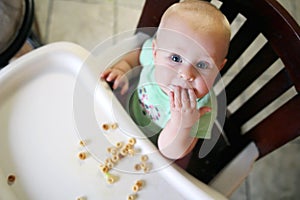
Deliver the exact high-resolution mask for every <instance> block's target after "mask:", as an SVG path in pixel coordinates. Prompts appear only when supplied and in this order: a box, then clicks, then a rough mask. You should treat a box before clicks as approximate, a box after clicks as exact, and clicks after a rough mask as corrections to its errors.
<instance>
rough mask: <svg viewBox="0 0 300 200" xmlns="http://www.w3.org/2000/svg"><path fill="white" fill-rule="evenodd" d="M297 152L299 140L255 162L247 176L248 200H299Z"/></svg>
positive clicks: (299, 167)
mask: <svg viewBox="0 0 300 200" xmlns="http://www.w3.org/2000/svg"><path fill="white" fill-rule="evenodd" d="M299 152H300V138H299V139H297V140H295V141H294V142H291V143H289V144H287V145H285V146H283V147H282V148H280V149H278V150H277V151H275V152H273V153H271V154H269V155H268V156H267V157H265V158H262V160H259V161H258V162H256V164H255V165H254V169H253V171H252V172H251V173H250V176H249V184H250V191H249V194H250V197H251V198H250V199H255V200H265V199H273V200H279V199H289V200H296V199H299V197H300V190H299V184H300V179H299V177H300V170H299V169H300V157H299Z"/></svg>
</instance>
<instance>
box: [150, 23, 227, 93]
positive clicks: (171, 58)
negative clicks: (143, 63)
mask: <svg viewBox="0 0 300 200" xmlns="http://www.w3.org/2000/svg"><path fill="white" fill-rule="evenodd" d="M173 26H174V27H173ZM167 28H171V29H172V30H171V29H160V30H159V32H158V34H157V39H156V40H154V42H153V47H154V50H153V56H154V62H155V79H156V81H157V82H158V83H159V84H160V86H161V88H162V90H163V91H165V92H166V93H167V92H168V90H169V88H170V86H171V85H176V86H180V87H181V88H192V89H193V90H194V91H195V94H196V96H197V98H201V97H203V96H204V95H206V94H207V93H208V91H209V89H210V88H211V87H212V85H213V83H214V80H215V78H216V76H217V75H218V73H219V70H220V69H221V68H222V67H223V65H224V64H225V62H226V60H225V59H224V53H223V52H224V50H223V49H221V48H223V46H222V43H220V41H218V38H215V37H214V35H211V34H207V33H206V32H205V31H195V30H193V29H191V28H189V27H188V26H187V25H185V24H180V22H179V21H177V22H174V24H172V23H171V24H170V23H168V27H167ZM174 30H176V32H175V31H174Z"/></svg>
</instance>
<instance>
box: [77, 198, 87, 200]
mask: <svg viewBox="0 0 300 200" xmlns="http://www.w3.org/2000/svg"><path fill="white" fill-rule="evenodd" d="M76 200H87V198H86V197H78V198H77V199H76Z"/></svg>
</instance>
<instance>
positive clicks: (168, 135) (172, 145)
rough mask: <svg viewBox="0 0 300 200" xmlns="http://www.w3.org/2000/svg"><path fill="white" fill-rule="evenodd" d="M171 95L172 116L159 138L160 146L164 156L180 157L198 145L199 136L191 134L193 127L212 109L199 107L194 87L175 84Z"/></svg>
mask: <svg viewBox="0 0 300 200" xmlns="http://www.w3.org/2000/svg"><path fill="white" fill-rule="evenodd" d="M169 97H170V107H171V118H170V120H169V121H168V123H167V125H166V127H165V128H164V129H163V130H162V132H161V134H160V136H159V138H158V147H159V150H160V152H161V153H162V154H163V155H164V156H166V157H168V158H171V159H179V158H182V157H184V156H185V155H187V154H188V153H189V152H191V150H192V149H193V148H194V146H195V145H196V142H197V138H194V137H191V136H190V132H191V129H192V127H193V125H194V124H195V123H196V122H197V121H198V119H199V118H200V117H201V116H202V115H204V114H205V113H206V112H209V111H210V110H211V109H210V108H209V107H202V108H200V109H197V102H196V99H197V98H196V95H195V93H194V91H193V89H183V88H180V87H179V86H174V87H173V91H171V92H170V94H169Z"/></svg>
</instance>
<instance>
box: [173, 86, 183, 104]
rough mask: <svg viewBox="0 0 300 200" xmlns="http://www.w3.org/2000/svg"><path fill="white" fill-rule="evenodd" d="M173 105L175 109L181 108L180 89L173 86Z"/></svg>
mask: <svg viewBox="0 0 300 200" xmlns="http://www.w3.org/2000/svg"><path fill="white" fill-rule="evenodd" d="M174 105H175V107H178V108H181V107H182V102H181V88H180V87H178V86H174Z"/></svg>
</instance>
